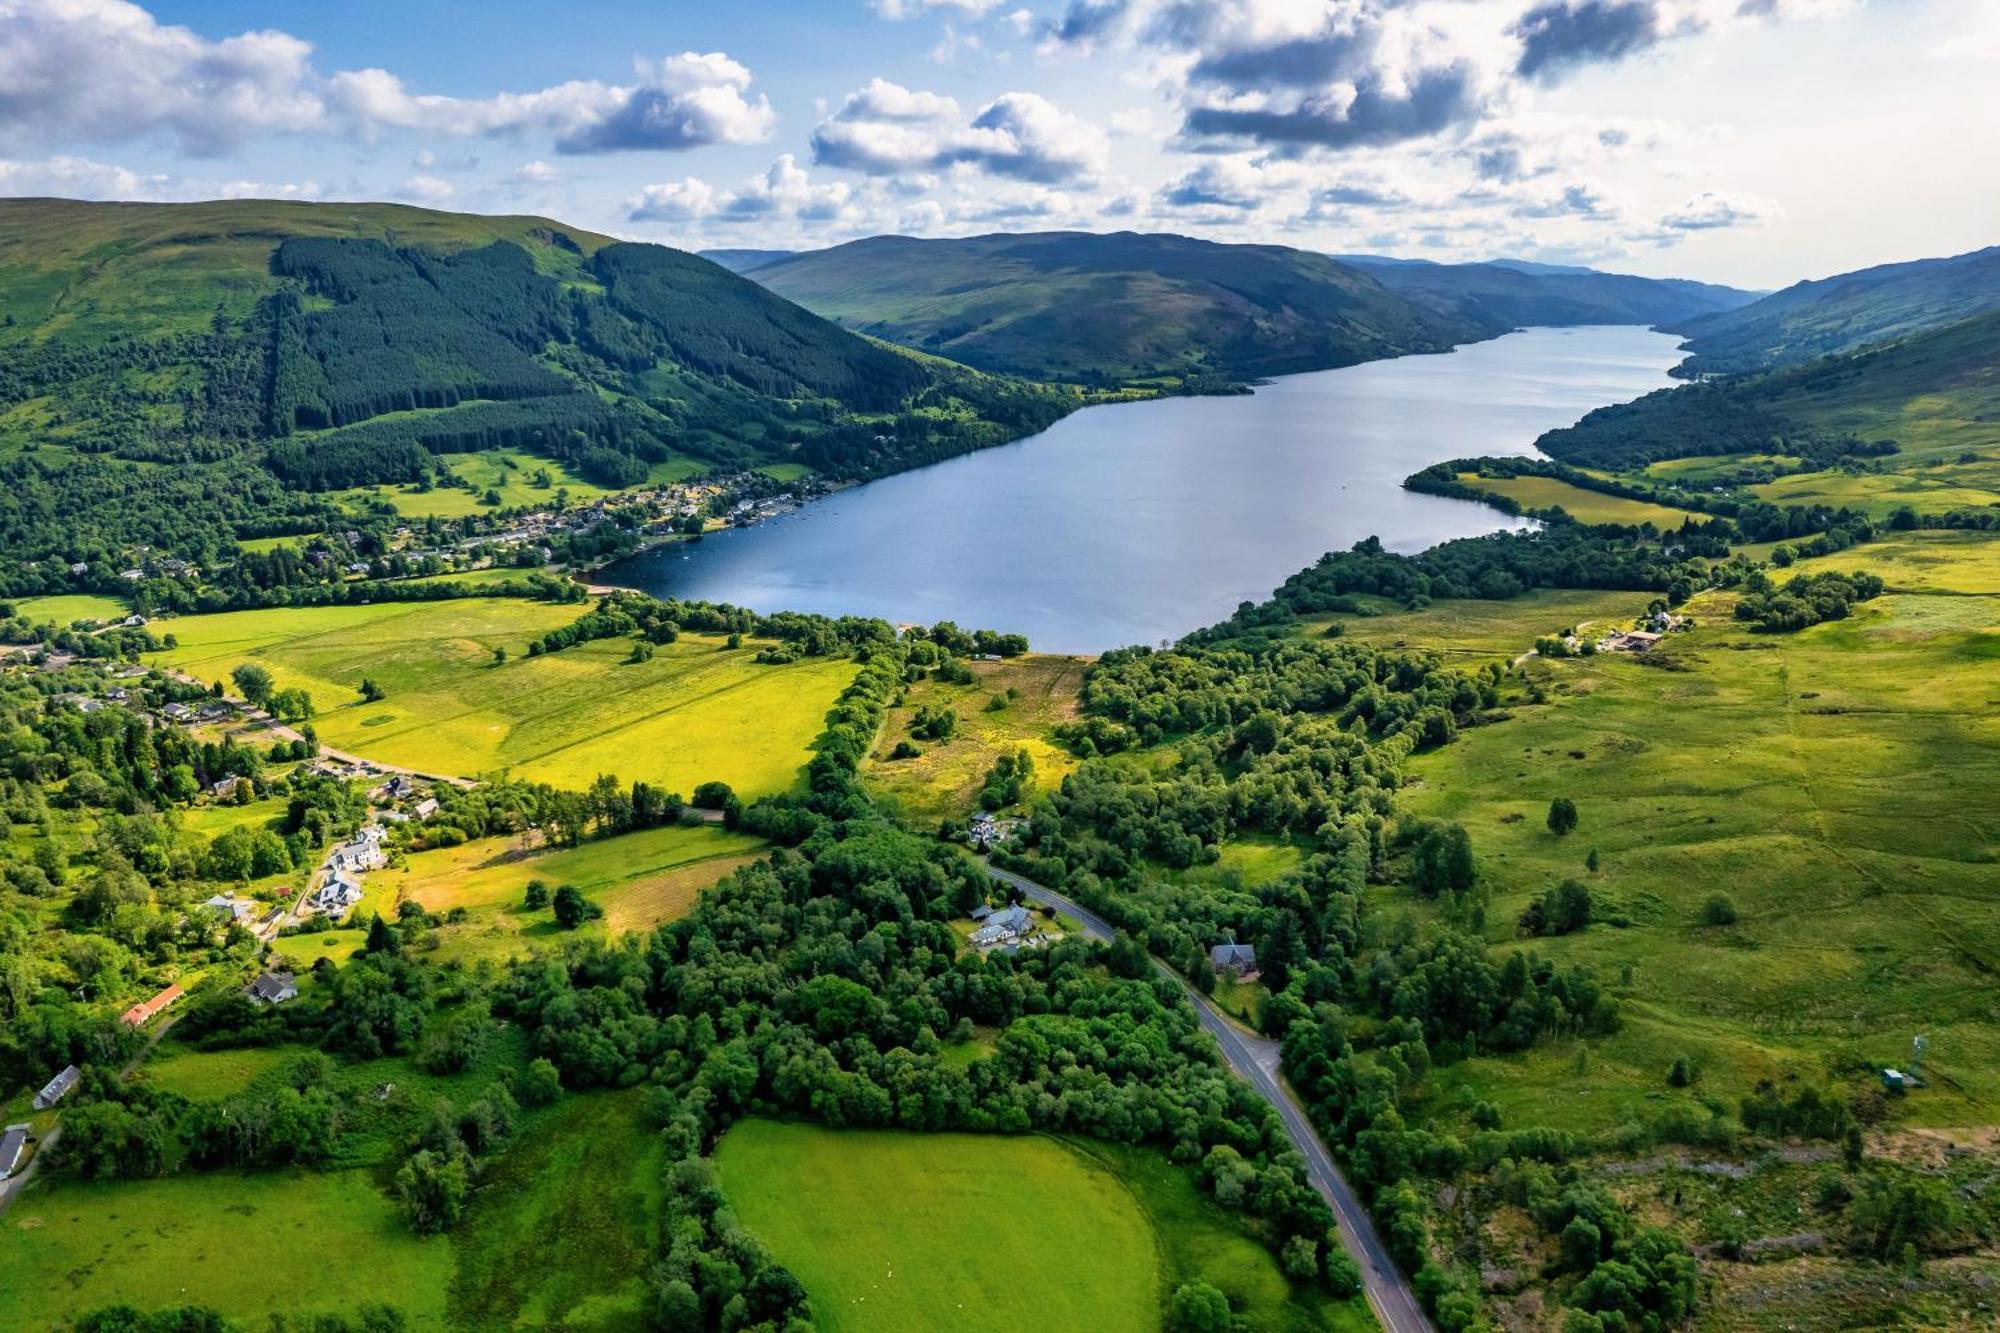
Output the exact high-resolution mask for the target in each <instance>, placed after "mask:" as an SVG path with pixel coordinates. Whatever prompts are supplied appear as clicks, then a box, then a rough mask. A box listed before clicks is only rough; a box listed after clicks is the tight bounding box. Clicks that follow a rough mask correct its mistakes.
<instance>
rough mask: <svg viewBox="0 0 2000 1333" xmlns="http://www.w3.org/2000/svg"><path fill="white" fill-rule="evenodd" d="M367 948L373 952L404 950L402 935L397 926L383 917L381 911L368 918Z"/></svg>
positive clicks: (386, 952)
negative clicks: (399, 933) (393, 925)
mask: <svg viewBox="0 0 2000 1333" xmlns="http://www.w3.org/2000/svg"><path fill="white" fill-rule="evenodd" d="M367 950H368V952H369V953H371V954H393V953H401V952H402V951H403V941H402V937H401V936H399V935H397V934H396V931H395V928H394V927H392V926H391V925H390V924H389V923H388V922H387V921H384V920H383V919H382V914H381V913H380V912H377V913H375V914H374V915H373V916H371V917H369V918H368V944H367Z"/></svg>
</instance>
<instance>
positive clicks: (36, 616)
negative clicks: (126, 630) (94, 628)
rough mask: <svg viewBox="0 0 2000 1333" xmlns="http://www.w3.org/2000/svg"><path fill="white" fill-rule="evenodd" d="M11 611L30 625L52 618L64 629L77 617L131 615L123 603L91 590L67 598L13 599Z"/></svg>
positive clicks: (112, 617) (94, 618)
mask: <svg viewBox="0 0 2000 1333" xmlns="http://www.w3.org/2000/svg"><path fill="white" fill-rule="evenodd" d="M14 611H15V613H16V614H18V615H21V616H24V617H26V618H27V620H28V621H29V623H31V624H36V625H39V624H43V623H45V622H50V621H53V622H54V623H55V624H56V625H57V627H59V628H63V629H67V628H68V627H69V626H70V625H71V624H72V623H73V622H75V621H78V620H123V619H124V618H125V617H126V616H129V615H131V614H132V613H131V611H129V610H128V609H126V606H125V603H123V602H121V601H119V600H117V599H116V598H114V597H97V596H94V595H92V594H90V593H75V594H72V595H70V596H66V597H22V598H18V599H16V600H15V602H14Z"/></svg>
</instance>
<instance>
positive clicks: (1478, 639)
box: [1300, 588, 1652, 666]
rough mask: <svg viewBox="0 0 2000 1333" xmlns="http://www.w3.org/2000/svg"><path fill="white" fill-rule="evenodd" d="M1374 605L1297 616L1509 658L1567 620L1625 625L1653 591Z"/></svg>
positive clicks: (1475, 659) (1459, 657)
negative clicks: (1352, 611) (1353, 611)
mask: <svg viewBox="0 0 2000 1333" xmlns="http://www.w3.org/2000/svg"><path fill="white" fill-rule="evenodd" d="M1361 600H1363V601H1366V602H1370V603H1374V604H1375V606H1376V607H1378V608H1379V612H1378V614H1375V615H1367V616H1332V615H1328V616H1314V617H1311V618H1309V619H1306V620H1303V621H1301V622H1300V625H1301V632H1303V633H1305V634H1324V633H1325V632H1326V630H1327V628H1328V627H1329V626H1330V625H1332V624H1333V623H1334V622H1336V621H1337V622H1339V623H1340V624H1341V625H1342V626H1343V627H1344V629H1343V632H1344V633H1345V634H1346V636H1347V637H1348V638H1350V639H1354V640H1356V641H1358V642H1361V643H1369V644H1379V645H1381V646H1383V647H1388V648H1422V649H1426V650H1428V651H1430V652H1435V653H1439V654H1441V655H1443V656H1444V657H1445V658H1447V659H1448V660H1450V661H1452V662H1453V663H1454V664H1456V665H1461V666H1479V665H1483V664H1484V663H1486V662H1488V661H1493V660H1498V661H1501V662H1511V661H1513V660H1514V659H1515V658H1517V657H1519V656H1520V655H1521V654H1522V653H1525V652H1529V651H1531V650H1532V649H1533V648H1534V646H1535V640H1536V639H1538V638H1540V637H1541V636H1543V635H1545V634H1553V633H1555V632H1556V631H1557V630H1562V629H1567V628H1570V627H1571V626H1577V627H1584V626H1596V627H1597V628H1600V629H1604V628H1610V627H1612V626H1617V627H1620V628H1629V627H1630V625H1631V623H1632V621H1633V618H1634V617H1636V616H1638V615H1640V614H1641V613H1643V612H1644V611H1645V609H1646V603H1647V602H1648V601H1650V600H1652V594H1650V593H1643V592H1606V591H1598V590H1593V589H1568V588H1541V589H1537V590H1535V591H1534V592H1530V593H1526V594H1524V595H1522V596H1520V597H1515V598H1513V599H1511V600H1509V601H1504V602H1488V601H1476V600H1466V601H1445V602H1433V603H1432V604H1431V605H1429V606H1427V607H1425V608H1423V609H1422V610H1420V611H1406V610H1404V609H1402V607H1401V606H1400V605H1398V604H1397V603H1395V602H1392V601H1389V600H1388V599H1387V598H1363V599H1361Z"/></svg>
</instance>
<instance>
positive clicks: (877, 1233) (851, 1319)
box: [715, 1120, 1374, 1333]
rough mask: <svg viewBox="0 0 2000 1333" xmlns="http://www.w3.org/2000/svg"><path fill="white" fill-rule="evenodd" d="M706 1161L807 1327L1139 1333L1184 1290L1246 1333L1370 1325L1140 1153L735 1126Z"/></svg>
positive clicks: (980, 1138)
mask: <svg viewBox="0 0 2000 1333" xmlns="http://www.w3.org/2000/svg"><path fill="white" fill-rule="evenodd" d="M715 1161H716V1167H717V1170H718V1172H719V1173H720V1176H721V1180H722V1188H723V1193H724V1194H725V1195H726V1196H727V1197H728V1200H729V1203H730V1206H731V1207H733V1208H734V1209H735V1210H736V1213H737V1216H738V1218H739V1219H741V1221H742V1222H743V1224H744V1226H745V1227H747V1228H748V1229H749V1230H750V1231H751V1232H752V1233H753V1234H754V1235H756V1236H757V1237H758V1238H759V1239H760V1240H762V1241H763V1242H764V1243H765V1244H766V1245H767V1246H769V1247H770V1249H771V1252H772V1254H773V1255H774V1256H775V1257H776V1258H777V1259H778V1261H779V1262H781V1263H783V1264H784V1265H785V1266H786V1267H788V1268H790V1269H791V1270H792V1273H793V1275H794V1276H796V1277H797V1278H798V1279H799V1281H800V1282H801V1283H803V1284H804V1286H805V1288H806V1292H807V1294H808V1295H809V1296H810V1297H811V1299H812V1305H813V1315H814V1319H815V1321H816V1323H817V1325H818V1326H819V1327H820V1328H822V1329H826V1330H830V1331H838V1330H850V1331H851V1330H857V1329H862V1330H868V1331H869V1333H876V1331H877V1330H881V1331H883V1333H894V1330H899V1329H910V1330H928V1329H934V1328H948V1327H959V1328H979V1329H992V1330H1006V1329H1016V1328H1019V1329H1058V1328H1061V1329H1067V1328H1089V1329H1094V1330H1102V1331H1103V1333H1126V1331H1127V1330H1134V1331H1138V1333H1150V1331H1151V1330H1157V1329H1158V1328H1159V1327H1160V1324H1161V1315H1162V1308H1163V1305H1164V1302H1165V1300H1166V1298H1167V1296H1168V1295H1170V1294H1171V1292H1172V1290H1173V1288H1174V1287H1176V1286H1178V1285H1179V1284H1180V1283H1183V1282H1193V1281H1203V1282H1208V1283H1210V1284H1212V1285H1214V1286H1216V1287H1218V1288H1220V1289H1221V1290H1222V1291H1223V1292H1225V1293H1226V1294H1227V1295H1228V1296H1229V1298H1230V1304H1231V1306H1232V1308H1233V1309H1234V1310H1235V1311H1236V1313H1237V1314H1238V1315H1239V1316H1241V1317H1242V1318H1243V1320H1244V1326H1245V1327H1248V1328H1255V1329H1257V1330H1259V1333H1289V1331H1290V1330H1300V1333H1303V1331H1304V1330H1306V1329H1316V1330H1323V1329H1334V1330H1346V1329H1354V1330H1360V1329H1366V1328H1372V1327H1374V1322H1373V1320H1372V1319H1370V1318H1369V1316H1368V1314H1367V1311H1366V1309H1365V1307H1363V1306H1361V1305H1360V1304H1359V1303H1358V1302H1355V1303H1350V1302H1344V1301H1335V1300H1332V1299H1331V1298H1329V1297H1326V1296H1323V1295H1318V1294H1315V1293H1313V1292H1308V1291H1303V1290H1298V1289H1295V1288H1293V1286H1292V1284H1291V1283H1290V1282H1289V1281H1288V1280H1287V1279H1286V1278H1285V1277H1284V1275H1283V1274H1282V1273H1281V1272H1280V1271H1279V1269H1278V1265H1277V1262H1276V1260H1275V1259H1273V1258H1272V1256H1271V1255H1270V1253H1269V1252H1268V1251H1267V1250H1265V1249H1264V1247H1263V1246H1262V1245H1261V1244H1260V1243H1258V1242H1257V1241H1256V1240H1255V1239H1253V1238H1252V1237H1251V1236H1249V1235H1247V1234H1246V1233H1245V1232H1244V1230H1243V1225H1242V1222H1241V1220H1240V1219H1239V1218H1237V1217H1236V1216H1234V1215H1232V1214H1229V1213H1227V1212H1225V1211H1224V1210H1222V1209H1221V1208H1219V1207H1218V1206H1217V1205H1216V1204H1215V1203H1214V1202H1213V1201H1212V1200H1210V1199H1208V1198H1207V1197H1205V1196H1204V1195H1202V1194H1201V1192H1200V1191H1199V1190H1198V1189H1196V1187H1195V1184H1194V1181H1193V1179H1192V1177H1191V1175H1190V1174H1189V1173H1188V1172H1187V1171H1185V1170H1183V1169H1181V1168H1179V1167H1175V1166H1173V1165H1172V1164H1170V1163H1169V1162H1168V1161H1167V1160H1166V1159H1165V1158H1164V1157H1163V1156H1161V1155H1160V1154H1159V1153H1157V1152H1155V1151H1153V1150H1151V1149H1147V1148H1134V1147H1125V1146H1121V1145H1114V1144H1102V1143H1097V1142H1091V1141H1081V1140H1077V1141H1070V1140H1062V1141H1059V1140H1055V1139H1050V1138H1043V1137H1003V1136H997V1135H978V1134H908V1133H897V1132H890V1131H873V1130H835V1129H826V1128H823V1127H820V1126H816V1125H803V1124H793V1123H778V1122H775V1121H768V1120H749V1121H744V1122H742V1123H740V1124H738V1125H737V1126H736V1127H735V1128H733V1129H731V1130H730V1131H729V1133H728V1134H726V1135H725V1136H724V1137H723V1139H722V1141H721V1142H720V1144H718V1145H717V1148H716V1153H715ZM835 1219H838V1221H837V1223H836V1222H835Z"/></svg>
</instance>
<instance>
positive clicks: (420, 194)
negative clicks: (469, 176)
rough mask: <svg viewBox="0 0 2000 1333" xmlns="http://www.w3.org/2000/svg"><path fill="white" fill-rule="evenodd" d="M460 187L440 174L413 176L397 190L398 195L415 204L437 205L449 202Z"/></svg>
mask: <svg viewBox="0 0 2000 1333" xmlns="http://www.w3.org/2000/svg"><path fill="white" fill-rule="evenodd" d="M457 193H458V187H457V186H455V185H453V184H452V183H451V182H450V181H448V180H445V179H443V178H441V177H438V176H412V177H410V178H409V179H408V180H406V181H404V182H403V184H402V187H401V188H400V189H398V190H397V191H396V197H397V198H399V199H407V200H409V201H410V202H411V203H413V204H429V205H436V204H442V203H445V202H447V201H448V200H450V199H451V197H452V196H453V195H455V194H457Z"/></svg>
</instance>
